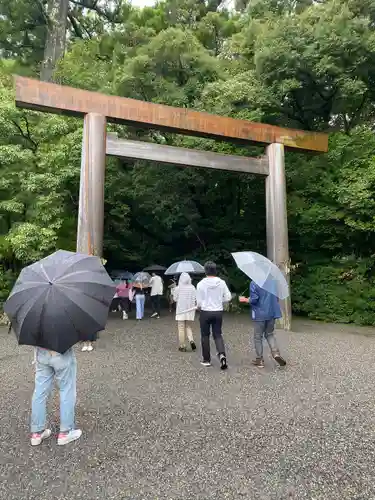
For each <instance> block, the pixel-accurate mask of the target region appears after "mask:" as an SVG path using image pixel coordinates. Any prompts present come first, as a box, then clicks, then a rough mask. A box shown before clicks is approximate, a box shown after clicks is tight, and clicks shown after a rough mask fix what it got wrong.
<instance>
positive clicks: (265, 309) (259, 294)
mask: <svg viewBox="0 0 375 500" xmlns="http://www.w3.org/2000/svg"><path fill="white" fill-rule="evenodd" d="M250 305H251V317H252V319H253V320H254V321H266V320H269V319H278V318H281V317H282V314H281V309H280V305H279V301H278V299H277V297H276V296H275V295H272V293H269V292H267V291H266V290H263V288H260V287H259V286H258V285H257V284H256V283H254V281H252V282H251V283H250Z"/></svg>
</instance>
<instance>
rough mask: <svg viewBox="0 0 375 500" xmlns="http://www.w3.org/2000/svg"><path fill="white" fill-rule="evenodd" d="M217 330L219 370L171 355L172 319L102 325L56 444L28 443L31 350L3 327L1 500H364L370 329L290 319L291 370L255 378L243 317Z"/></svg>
mask: <svg viewBox="0 0 375 500" xmlns="http://www.w3.org/2000/svg"><path fill="white" fill-rule="evenodd" d="M225 326H226V332H227V333H226V339H227V343H228V351H229V362H230V369H229V370H228V371H227V372H221V371H220V370H219V369H218V366H217V365H216V366H214V367H212V368H210V369H205V368H203V367H201V366H200V364H199V361H200V358H199V355H198V354H197V353H186V354H181V353H179V352H178V351H177V350H176V334H175V325H174V322H173V321H172V320H170V319H161V320H154V321H151V320H147V321H144V322H143V323H141V324H136V323H135V322H134V321H130V320H129V321H127V322H122V321H120V320H117V319H112V320H111V321H110V323H109V329H108V331H107V332H106V333H105V334H103V335H102V338H101V340H100V341H99V343H98V348H97V350H96V351H94V352H93V353H92V354H88V353H81V352H79V353H77V355H78V359H79V365H80V370H79V401H78V407H77V421H78V424H79V425H80V426H81V427H82V428H83V430H84V437H83V438H82V440H81V441H80V442H78V443H76V444H72V445H70V446H69V447H60V448H58V447H57V446H56V443H55V440H51V441H50V442H49V443H44V444H43V445H42V446H41V447H39V448H31V447H30V446H29V442H28V439H27V432H28V415H29V406H30V403H29V401H30V396H31V391H32V388H33V380H32V377H33V369H32V366H31V361H32V353H31V350H30V349H29V348H25V347H23V348H18V347H17V346H16V342H15V340H14V338H13V337H12V336H8V335H7V334H6V331H5V330H4V329H2V330H0V437H1V439H0V477H1V481H0V499H1V500H3V499H4V500H13V499H17V500H24V499H27V500H34V499H35V500H37V499H38V500H47V499H48V500H50V499H51V498H52V499H54V500H63V499H64V500H76V499H80V500H96V499H100V500H103V499H116V500H125V499H127V500H128V499H129V500H164V499H168V500H194V499H202V500H210V499H216V500H222V499H234V500H237V499H241V498H244V499H246V500H253V499H254V500H255V499H256V500H271V499H272V500H276V499H277V500H284V499H296V500H302V499H311V500H336V499H340V500H346V499H347V500H357V499H358V500H360V499H361V500H371V499H374V498H375V481H374V467H375V403H374V397H375V395H374V387H375V365H374V360H375V337H372V336H371V335H370V334H371V333H374V331H372V330H369V329H364V330H358V331H359V334H357V335H352V334H350V333H347V332H348V331H356V329H350V328H346V327H344V328H340V327H332V326H329V327H324V325H317V324H314V323H299V324H298V325H297V330H298V333H290V334H285V333H280V334H279V338H280V343H281V345H282V348H283V352H284V353H285V356H286V357H287V359H288V361H289V365H288V367H287V369H285V370H281V369H277V368H276V367H275V366H274V364H273V362H272V360H271V359H267V360H266V368H265V369H264V370H263V371H261V370H258V369H254V368H252V367H251V366H250V355H249V348H248V341H249V334H248V330H249V324H248V322H247V317H246V316H244V317H242V316H240V317H236V316H235V317H227V319H226V324H225ZM303 330H304V331H305V332H307V333H303ZM56 402H57V401H56V398H54V400H53V402H52V404H51V412H50V415H51V420H52V425H53V428H54V429H55V430H56V423H57V418H58V412H57V406H56Z"/></svg>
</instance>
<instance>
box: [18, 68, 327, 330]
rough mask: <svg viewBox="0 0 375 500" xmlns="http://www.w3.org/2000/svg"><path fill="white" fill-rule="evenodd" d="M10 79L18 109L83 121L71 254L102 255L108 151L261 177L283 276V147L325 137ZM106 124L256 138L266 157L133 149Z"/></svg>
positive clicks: (312, 147)
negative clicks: (74, 245) (109, 132)
mask: <svg viewBox="0 0 375 500" xmlns="http://www.w3.org/2000/svg"><path fill="white" fill-rule="evenodd" d="M15 83H16V105H17V106H18V107H21V108H28V109H34V110H37V111H44V112H50V113H57V114H66V115H72V116H79V117H82V118H84V135H83V143H82V163H81V180H80V197H79V217H78V231H77V251H79V252H84V253H89V254H95V255H99V256H101V255H102V251H103V223H104V174H105V157H106V154H110V155H115V156H118V157H124V158H139V159H147V160H151V161H159V162H162V163H175V164H180V165H184V166H204V167H208V168H218V169H225V170H228V171H233V170H237V171H242V172H251V173H256V174H258V175H264V176H266V205H267V252H268V257H269V258H270V259H271V260H273V261H274V262H275V263H276V264H277V265H278V266H279V267H280V269H281V270H282V271H283V272H284V274H285V276H286V277H287V279H288V280H289V274H290V269H289V267H290V266H289V249H288V224H287V212H286V182H285V165H284V146H285V147H288V148H293V149H298V150H302V151H315V152H320V153H322V152H326V151H327V150H328V135H326V134H319V133H314V132H306V131H303V130H295V129H286V128H281V127H275V126H273V125H267V124H263V123H253V122H249V121H247V120H237V119H234V118H228V117H223V116H216V115H211V114H208V113H202V112H198V111H194V110H191V109H186V108H174V107H171V106H164V105H161V104H154V103H150V102H144V101H138V100H135V99H128V98H125V97H116V96H107V95H104V94H100V93H97V92H89V91H86V90H82V89H76V88H71V87H66V86H62V85H56V84H53V83H46V82H41V81H39V80H33V79H29V78H24V77H19V76H17V77H16V78H15ZM107 121H109V122H115V123H122V124H125V125H132V126H140V127H143V128H152V129H157V130H164V131H168V132H174V133H179V134H185V135H192V136H199V137H210V138H213V139H219V140H227V141H233V142H242V143H244V142H247V143H249V142H254V143H258V144H259V143H260V144H264V145H266V146H267V155H266V156H264V157H261V158H258V159H251V158H247V159H246V158H243V159H242V157H237V156H231V155H215V154H214V153H207V152H203V151H200V152H199V151H195V150H194V151H192V150H187V149H184V148H171V147H166V146H158V145H154V144H150V143H143V142H139V148H137V145H136V143H134V141H125V140H119V139H117V138H115V137H113V135H111V136H109V138H108V141H107V132H106V122H107ZM146 144H147V145H146ZM179 152H180V154H179ZM226 158H227V161H228V167H227V168H225V160H226ZM234 250H235V249H234ZM283 314H284V328H285V329H287V330H288V329H290V327H291V305H290V300H287V301H285V302H284V304H283Z"/></svg>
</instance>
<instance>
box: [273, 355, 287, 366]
mask: <svg viewBox="0 0 375 500" xmlns="http://www.w3.org/2000/svg"><path fill="white" fill-rule="evenodd" d="M273 359H274V360H275V361H276V363H277V364H278V365H279V366H285V365H286V361H285V359H284V358H282V357H281V356H280V354H278V353H277V354H274V356H273Z"/></svg>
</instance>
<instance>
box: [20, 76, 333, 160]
mask: <svg viewBox="0 0 375 500" xmlns="http://www.w3.org/2000/svg"><path fill="white" fill-rule="evenodd" d="M15 83H16V104H17V106H18V107H21V108H28V109H35V110H38V111H45V112H46V111H47V112H52V113H62V114H66V115H73V116H82V117H83V116H85V115H86V114H88V113H98V114H101V115H103V116H105V117H106V118H107V120H108V121H110V122H111V121H112V122H117V123H123V124H126V125H138V126H139V125H141V126H144V127H148V128H154V129H159V130H165V131H169V132H175V133H180V134H186V135H193V136H199V137H211V138H214V139H222V140H223V139H226V140H233V141H248V142H255V143H262V144H273V143H279V144H284V145H285V146H287V147H289V148H294V149H299V150H305V151H316V152H326V151H327V150H328V135H327V134H320V133H315V132H306V131H303V130H295V129H286V128H282V127H276V126H273V125H267V124H264V123H256V122H250V121H247V120H238V119H235V118H229V117H224V116H217V115H211V114H209V113H203V112H199V111H194V110H190V109H186V108H174V107H172V106H165V105H162V104H154V103H150V102H145V101H139V100H136V99H129V98H125V97H117V96H109V95H105V94H100V93H98V92H91V91H87V90H82V89H76V88H72V87H67V86H63V85H56V84H54V83H47V82H41V81H39V80H34V79H31V78H24V77H20V76H16V77H15Z"/></svg>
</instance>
